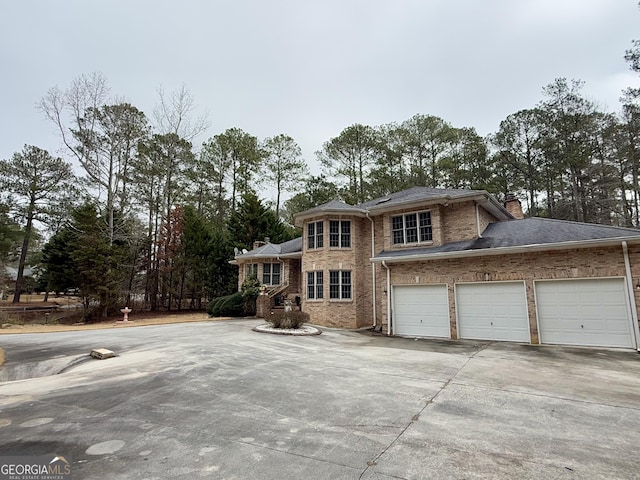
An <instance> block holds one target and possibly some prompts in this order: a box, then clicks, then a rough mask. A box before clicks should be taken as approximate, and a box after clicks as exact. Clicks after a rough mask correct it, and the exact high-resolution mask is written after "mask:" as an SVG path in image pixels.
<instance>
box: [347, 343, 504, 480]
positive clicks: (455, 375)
mask: <svg viewBox="0 0 640 480" xmlns="http://www.w3.org/2000/svg"><path fill="white" fill-rule="evenodd" d="M492 344H493V342H489V343H487V344H486V345H482V346H481V348H479V349H478V350H476V351H475V352H473V354H472V355H470V356H469V357H468V358H467V360H466V361H465V362H464V363H463V364H462V366H461V367H460V368H459V369H458V370H457V371H456V373H454V374H453V375H452V376H451V377H450V378H449V379H448V380H447V381H446V382H444V383H443V385H442V387H440V389H439V390H438V391H437V392H436V394H435V395H434V396H433V397H431V398H430V399H429V400H427V402H426V404H425V406H424V407H422V408H421V409H420V411H419V412H418V413H416V414H415V415H413V416H412V417H411V421H410V422H409V423H407V425H406V426H405V427H404V428H403V429H402V430H401V431H400V433H398V435H397V436H396V438H394V439H393V440H392V441H391V443H389V445H387V446H386V447H385V448H384V449H383V450H382V451H381V452H380V453H379V454H378V455H376V456H375V457H374V458H373V459H372V460H369V461H368V462H367V467H366V468H365V469H364V470H363V471H362V473H361V474H360V477H358V478H359V479H360V480H361V479H362V477H363V476H364V474H365V473H367V470H369V468H371V467H372V466H374V465H376V464H377V463H376V462H377V460H378V459H379V458H380V457H381V456H382V455H384V454H385V453H386V452H387V451H388V450H389V449H390V448H391V447H393V445H394V444H395V443H396V442H397V441H398V440H400V437H402V436H403V435H404V434H405V432H406V431H407V430H408V429H409V427H410V426H411V425H412V424H413V423H414V422H417V421H418V420H419V419H420V416H421V415H422V413H423V412H424V411H425V410H426V408H427V407H428V406H429V405H431V404H432V403H433V402H434V401H435V400H436V398H438V396H439V395H440V394H441V393H442V392H443V391H444V390H445V389H446V388H447V387H448V386H449V385H450V384H451V382H453V380H454V379H455V378H456V377H457V376H458V375H459V374H460V372H461V371H462V370H464V368H465V367H466V366H467V365H468V364H469V362H470V361H471V360H473V359H474V358H475V357H476V355H478V354H479V353H480V352H482V351H483V350H486V349H487V348H489V347H490V346H491V345H492Z"/></svg>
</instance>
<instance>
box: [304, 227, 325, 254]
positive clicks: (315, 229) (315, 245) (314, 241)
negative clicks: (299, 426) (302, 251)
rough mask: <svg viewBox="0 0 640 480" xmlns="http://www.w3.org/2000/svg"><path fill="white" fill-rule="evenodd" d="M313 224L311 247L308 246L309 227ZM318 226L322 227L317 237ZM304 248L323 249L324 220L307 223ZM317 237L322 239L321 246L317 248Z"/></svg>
mask: <svg viewBox="0 0 640 480" xmlns="http://www.w3.org/2000/svg"><path fill="white" fill-rule="evenodd" d="M312 224H313V247H310V246H309V238H310V235H309V225H312ZM318 224H320V225H322V234H320V235H318ZM306 230H307V235H306V246H307V250H320V249H322V248H324V220H315V221H313V222H308V223H307V229H306ZM318 237H321V238H322V246H321V247H319V246H318Z"/></svg>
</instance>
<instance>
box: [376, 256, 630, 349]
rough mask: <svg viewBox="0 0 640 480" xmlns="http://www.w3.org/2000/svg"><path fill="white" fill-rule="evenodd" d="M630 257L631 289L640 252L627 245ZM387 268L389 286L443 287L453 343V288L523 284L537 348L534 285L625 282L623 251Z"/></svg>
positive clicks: (498, 257) (454, 335)
mask: <svg viewBox="0 0 640 480" xmlns="http://www.w3.org/2000/svg"><path fill="white" fill-rule="evenodd" d="M629 257H630V261H631V265H632V275H633V281H634V285H635V284H636V283H637V282H638V279H639V278H640V247H638V246H631V247H630V254H629ZM390 268H391V284H399V285H402V284H413V285H416V284H419V285H428V284H438V283H440V284H442V283H446V284H447V285H448V288H449V312H450V316H449V318H450V321H451V338H454V339H455V338H457V331H456V321H455V320H456V312H455V295H454V284H455V283H460V282H482V281H484V278H485V273H488V274H489V278H490V281H508V280H524V281H525V285H526V290H527V301H528V308H529V322H530V332H531V343H539V337H538V328H537V318H536V305H535V296H534V289H533V282H534V280H541V279H563V278H592V277H624V276H625V275H626V272H625V266H624V257H623V253H622V247H606V248H604V247H603V248H591V249H574V250H565V251H550V252H539V253H521V254H514V255H496V256H486V257H467V258H463V259H450V260H437V261H422V262H414V263H393V264H391V265H390ZM416 280H417V281H416ZM634 291H635V294H636V305H637V303H638V301H639V300H640V290H638V289H635V290H634ZM385 300H386V296H385ZM385 308H386V305H385Z"/></svg>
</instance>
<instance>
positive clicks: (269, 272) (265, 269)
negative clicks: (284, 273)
mask: <svg viewBox="0 0 640 480" xmlns="http://www.w3.org/2000/svg"><path fill="white" fill-rule="evenodd" d="M280 267H281V265H280V264H279V263H263V264H262V283H263V284H264V285H280Z"/></svg>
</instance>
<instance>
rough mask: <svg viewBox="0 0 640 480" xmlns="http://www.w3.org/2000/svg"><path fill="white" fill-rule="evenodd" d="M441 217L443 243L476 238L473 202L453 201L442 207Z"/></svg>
mask: <svg viewBox="0 0 640 480" xmlns="http://www.w3.org/2000/svg"><path fill="white" fill-rule="evenodd" d="M482 210H484V209H482ZM442 219H443V221H442V235H443V237H444V238H443V243H450V242H459V241H461V240H472V239H474V238H478V219H477V216H476V204H475V202H462V203H453V204H450V205H449V206H448V207H442Z"/></svg>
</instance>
